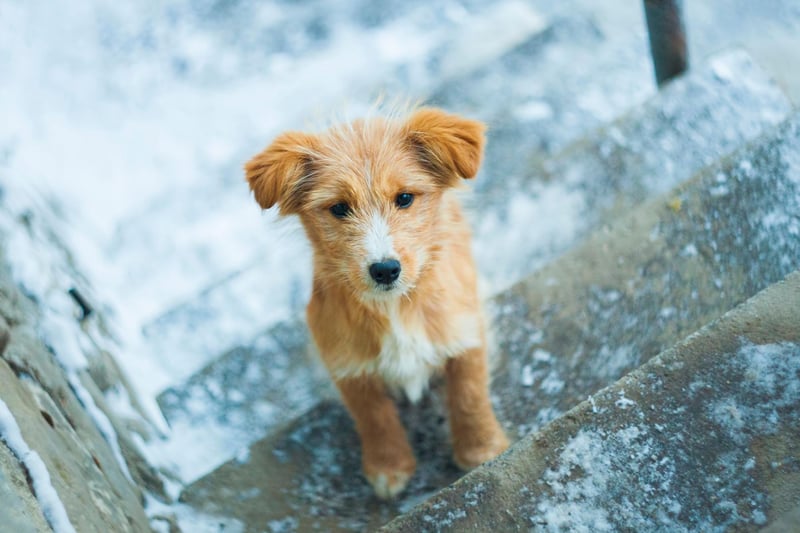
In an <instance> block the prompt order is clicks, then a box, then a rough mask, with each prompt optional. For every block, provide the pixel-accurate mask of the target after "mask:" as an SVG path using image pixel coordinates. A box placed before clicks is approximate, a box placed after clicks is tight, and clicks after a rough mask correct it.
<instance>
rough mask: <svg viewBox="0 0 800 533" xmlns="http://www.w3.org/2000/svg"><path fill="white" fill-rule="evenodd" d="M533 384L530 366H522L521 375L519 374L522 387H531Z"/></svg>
mask: <svg viewBox="0 0 800 533" xmlns="http://www.w3.org/2000/svg"><path fill="white" fill-rule="evenodd" d="M533 382H534V375H533V369H532V368H531V365H525V366H523V367H522V374H520V383H522V386H523V387H531V386H533Z"/></svg>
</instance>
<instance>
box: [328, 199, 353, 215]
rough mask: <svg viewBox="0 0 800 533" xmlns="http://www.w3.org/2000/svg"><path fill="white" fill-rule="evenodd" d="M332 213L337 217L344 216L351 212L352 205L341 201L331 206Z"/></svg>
mask: <svg viewBox="0 0 800 533" xmlns="http://www.w3.org/2000/svg"><path fill="white" fill-rule="evenodd" d="M330 211H331V214H333V216H335V217H336V218H344V217H346V216H347V215H349V214H350V206H349V205H347V204H346V203H344V202H339V203H338V204H336V205H333V206H331V209H330Z"/></svg>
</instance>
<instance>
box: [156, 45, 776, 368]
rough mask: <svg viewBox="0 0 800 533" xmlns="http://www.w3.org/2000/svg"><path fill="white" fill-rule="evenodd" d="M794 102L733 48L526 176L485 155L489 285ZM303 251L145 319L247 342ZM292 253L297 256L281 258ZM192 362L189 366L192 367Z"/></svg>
mask: <svg viewBox="0 0 800 533" xmlns="http://www.w3.org/2000/svg"><path fill="white" fill-rule="evenodd" d="M538 38H539V37H537V39H538ZM541 38H544V37H541ZM551 38H552V37H551ZM556 44H558V43H556ZM556 44H553V46H555V45H556ZM584 44H586V43H584ZM532 46H533V44H528V45H524V46H523V48H525V47H527V48H526V49H531V48H530V47H532ZM543 48H547V47H543ZM515 53H517V52H515ZM486 75H488V74H486ZM789 110H790V105H789V103H788V101H787V100H786V97H785V96H784V95H783V94H782V93H781V91H780V90H779V89H778V88H777V86H775V84H774V83H773V82H772V81H771V80H770V79H769V78H768V77H767V76H766V75H765V74H764V73H763V72H762V71H761V70H760V69H759V68H758V67H757V66H756V65H755V64H754V63H753V62H752V61H751V60H750V59H749V57H748V56H747V55H745V54H744V53H742V52H739V51H732V52H726V53H723V54H720V55H718V56H715V57H714V58H712V59H711V60H710V61H709V62H708V63H707V64H706V65H704V66H701V67H698V68H697V69H696V70H694V71H692V72H691V73H690V74H689V75H688V76H686V77H685V78H683V79H680V80H676V81H675V82H673V83H672V84H671V85H670V86H669V87H667V88H666V89H665V90H664V91H662V92H661V93H659V94H658V95H657V96H656V97H655V98H653V99H652V100H650V101H648V102H647V103H646V104H645V105H644V106H642V107H641V108H639V109H636V110H634V111H632V112H630V113H628V114H627V115H626V116H624V117H622V118H620V119H619V120H617V121H616V122H614V123H613V124H612V125H611V126H608V127H606V128H602V129H599V130H596V131H594V132H592V133H591V134H590V135H589V136H587V138H586V139H585V140H583V141H579V142H578V143H576V144H574V145H572V146H570V147H569V148H568V149H566V150H565V151H564V152H563V153H561V154H559V155H557V156H555V157H553V158H551V159H548V160H546V161H545V162H544V163H541V162H539V161H538V160H536V161H537V162H536V164H535V165H533V168H534V170H533V171H531V170H528V171H526V172H527V173H526V174H525V175H524V176H522V175H519V176H517V177H516V178H515V177H514V172H512V171H511V170H510V169H509V168H508V167H507V165H508V164H514V165H520V164H524V165H527V166H528V168H529V169H530V168H531V165H532V163H531V159H530V158H526V157H519V156H518V155H515V156H514V157H507V158H500V159H504V161H506V162H505V163H503V162H500V161H498V162H497V163H496V165H492V164H487V165H486V167H485V170H484V179H483V185H480V186H479V190H478V191H476V194H474V195H473V196H471V197H468V198H467V202H468V204H470V206H471V216H472V219H473V225H474V228H475V235H476V244H475V249H476V251H477V254H476V255H477V260H478V263H479V267H480V271H481V272H482V273H483V275H484V276H486V277H487V278H488V280H489V285H490V287H491V289H492V290H493V292H494V291H496V290H499V289H500V288H505V287H507V286H508V285H510V284H511V283H512V282H514V281H516V280H518V279H520V278H521V277H522V276H523V275H525V274H527V273H529V272H531V271H532V270H534V269H535V268H537V267H539V266H541V265H543V264H545V263H546V262H547V261H550V260H552V259H553V258H554V257H556V256H558V255H559V254H561V253H563V252H564V251H566V250H567V249H569V248H570V247H572V246H573V245H574V244H575V243H576V242H578V241H579V240H580V239H582V238H583V237H585V236H586V235H587V234H589V233H590V232H591V231H593V230H594V229H595V228H597V227H598V225H600V224H602V223H604V222H607V221H608V220H610V219H611V218H613V216H614V215H615V214H616V213H617V212H618V211H619V210H622V209H623V208H627V207H630V206H633V205H635V204H636V203H638V202H640V201H642V200H643V199H645V198H648V197H650V196H651V195H653V194H655V193H660V192H663V191H665V190H668V189H670V188H671V187H673V186H675V185H676V184H677V183H680V182H681V181H683V180H686V179H688V178H689V177H691V176H692V175H693V174H694V173H696V172H697V171H698V170H700V169H701V168H702V167H703V166H704V165H706V164H708V163H709V162H711V161H715V160H716V159H718V158H719V157H722V156H723V155H725V154H728V153H730V152H731V151H732V150H734V149H735V148H736V147H738V146H739V145H741V144H742V143H744V142H746V141H748V140H751V139H754V138H756V137H757V136H758V135H759V134H761V133H762V132H763V131H765V129H767V128H769V127H770V126H773V125H775V124H777V123H778V122H780V120H781V119H783V118H785V117H786V116H787V115H788V113H789ZM497 120H506V121H507V120H508V119H499V118H498V119H497ZM521 133H524V132H520V134H521ZM509 143H510V144H509ZM515 143H516V144H515ZM509 146H514V147H516V148H515V150H517V152H516V153H517V154H518V153H519V151H520V150H521V149H520V147H519V146H518V141H514V142H511V141H510V140H501V141H500V142H498V143H494V144H490V145H489V154H490V155H489V159H491V158H492V157H494V156H491V154H492V153H494V152H493V151H495V150H504V149H507V148H508V147H509ZM510 162H511V163H510ZM615 209H616V211H615ZM284 238H287V239H288V237H284ZM298 238H300V237H299V236H298ZM296 255H297V254H294V255H292V254H288V255H287V253H284V251H283V250H282V249H281V248H280V247H268V248H265V249H264V251H263V252H262V253H261V255H260V256H259V258H258V259H257V260H254V261H253V262H252V264H250V265H249V266H248V267H246V268H243V269H241V270H240V271H237V272H235V273H233V274H231V275H229V276H228V277H227V278H225V279H224V280H223V281H221V282H219V283H217V284H215V285H213V286H211V287H209V288H207V289H206V290H204V291H203V292H201V293H200V294H199V295H198V296H197V297H196V298H194V299H192V300H190V301H188V302H186V303H184V304H182V305H180V306H178V307H175V308H173V309H171V310H169V311H167V312H165V313H163V314H162V315H161V316H159V317H158V318H157V319H155V320H153V321H152V322H150V323H149V324H147V325H146V327H145V333H146V335H147V336H148V338H149V339H150V340H151V342H152V343H153V345H154V346H155V347H156V348H159V349H161V350H162V351H164V352H165V353H169V352H170V349H169V347H170V346H174V345H175V344H176V343H180V344H181V346H182V347H183V348H182V349H184V350H188V351H190V352H191V353H194V354H198V360H200V361H210V360H212V359H213V358H214V357H215V356H217V355H218V354H220V353H223V352H225V351H226V350H227V349H229V348H230V347H232V346H235V345H236V344H239V343H247V342H249V340H250V339H251V338H253V337H254V336H256V335H257V334H258V333H259V332H260V331H262V330H263V328H264V327H265V324H269V323H274V322H278V321H280V320H284V319H288V318H290V317H291V316H296V315H298V314H300V313H301V310H302V307H303V305H304V302H305V300H306V297H307V285H308V281H309V280H308V274H307V273H308V272H310V264H309V263H308V262H307V261H308V260H307V258H304V257H297V256H296ZM287 263H291V264H296V265H298V268H296V269H286V268H284V267H283V265H284V264H287ZM307 265H309V266H307ZM300 266H302V268H299V267H300ZM276 275H280V276H283V277H284V278H285V279H284V281H283V286H284V287H285V290H284V291H281V292H280V293H278V294H270V295H269V297H268V298H267V297H264V298H263V299H258V300H254V299H253V298H252V293H253V288H254V287H258V286H260V285H261V280H262V279H264V278H265V277H269V278H273V279H274V276H276ZM232 302H235V305H232ZM187 331H192V332H193V334H192V335H189V336H187V334H186V332H187ZM174 364H175V365H178V364H179V362H175V363H174ZM189 370H191V368H187V369H186V370H184V371H182V372H183V373H185V374H186V375H187V376H188V374H189V373H190V372H188V371H189Z"/></svg>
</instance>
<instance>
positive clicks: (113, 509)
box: [0, 340, 150, 533]
mask: <svg viewBox="0 0 800 533" xmlns="http://www.w3.org/2000/svg"><path fill="white" fill-rule="evenodd" d="M12 343H13V340H12ZM12 349H14V345H13V344H12V346H11V347H10V348H9V350H12ZM0 391H2V392H0V397H1V398H2V400H3V402H4V403H5V404H6V405H7V406H8V408H9V409H10V410H11V412H12V414H13V415H14V418H15V420H16V422H17V424H18V425H19V427H20V430H21V431H22V436H23V438H24V440H25V442H26V443H28V446H30V448H31V449H33V450H34V451H36V452H37V453H38V454H39V455H40V456H41V458H42V461H43V462H44V464H45V466H46V467H47V470H48V472H49V473H50V480H51V483H52V485H53V487H54V488H55V490H56V493H57V494H58V495H59V497H60V499H61V501H62V502H63V504H64V508H65V509H66V511H67V514H68V516H69V519H70V522H71V523H72V525H73V526H74V527H75V528H76V529H77V530H78V531H81V532H83V531H86V532H98V533H101V532H107V531H149V529H150V528H149V525H148V523H147V518H146V516H145V514H144V510H143V508H142V502H141V500H140V497H141V495H140V494H139V492H138V490H137V489H135V488H134V487H133V485H132V484H131V483H130V482H129V481H128V480H127V479H125V478H124V476H123V474H122V472H121V471H120V469H119V466H118V464H117V462H116V459H115V457H114V456H113V454H112V453H111V450H110V449H109V448H108V445H107V444H106V442H105V440H104V439H103V437H102V435H100V433H99V432H98V431H97V429H96V428H94V426H93V422H92V421H91V420H88V419H87V418H88V417H87V416H86V415H85V414H83V416H81V413H82V411H81V410H82V407H81V406H80V405H68V404H71V403H73V402H77V401H76V400H75V399H74V398H70V397H71V396H72V391H71V390H69V388H68V387H67V386H66V384H65V388H64V389H62V395H60V396H59V397H57V400H58V403H56V401H54V399H53V398H52V397H51V396H50V395H49V394H48V392H46V391H45V390H44V389H43V388H42V387H41V385H40V384H39V383H38V382H37V381H36V379H35V378H34V377H32V376H26V375H24V374H22V379H20V376H18V375H17V374H16V373H15V372H14V371H13V370H12V368H11V367H10V366H9V365H8V363H7V362H6V360H5V359H3V360H0ZM24 489H27V490H31V489H30V488H29V487H24ZM23 494H24V492H23ZM21 497H22V496H21ZM34 518H35V517H34Z"/></svg>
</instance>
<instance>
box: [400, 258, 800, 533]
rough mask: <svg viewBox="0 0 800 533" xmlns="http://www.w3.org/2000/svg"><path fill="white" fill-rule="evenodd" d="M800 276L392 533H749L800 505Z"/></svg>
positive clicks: (525, 443)
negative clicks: (652, 532)
mask: <svg viewBox="0 0 800 533" xmlns="http://www.w3.org/2000/svg"><path fill="white" fill-rule="evenodd" d="M798 325H800V272H796V273H793V274H791V275H789V276H788V277H787V278H786V280H785V281H784V282H780V283H777V284H775V285H773V286H771V287H769V288H768V289H767V290H765V291H763V292H762V293H760V294H758V295H757V296H755V297H754V298H752V299H751V300H749V301H748V302H746V303H745V304H743V305H741V306H739V307H737V308H736V309H734V310H733V311H731V312H729V313H728V314H726V315H725V316H723V317H722V318H720V319H718V320H716V321H715V322H713V323H712V324H710V325H709V326H707V327H705V328H703V329H701V330H700V331H699V332H697V333H695V334H693V335H691V336H690V337H688V338H687V339H685V340H684V341H682V342H680V343H679V344H677V345H676V346H675V347H674V348H671V349H669V350H667V351H665V352H663V353H662V354H660V355H659V356H658V357H656V358H653V359H652V360H651V361H649V362H648V363H646V364H645V365H643V366H642V367H641V368H639V369H637V370H636V371H634V372H632V373H631V374H629V375H627V376H626V377H625V378H623V379H621V380H620V381H618V382H617V383H615V384H614V385H613V386H611V387H608V388H606V389H604V390H602V391H601V392H599V393H597V394H595V395H594V396H592V397H591V398H590V399H589V400H588V401H584V402H582V403H581V404H580V405H578V406H577V407H575V408H574V409H572V410H571V411H569V412H568V413H567V414H565V415H564V416H562V417H560V418H559V419H558V420H556V421H554V422H553V423H551V424H549V425H548V426H546V427H545V428H544V429H542V430H541V431H540V432H538V433H536V434H534V435H531V436H529V437H527V438H525V439H523V440H522V441H520V442H519V443H517V444H516V445H515V446H514V447H513V448H512V449H511V450H510V451H509V452H507V453H506V454H504V455H503V456H501V457H500V458H498V459H497V460H496V461H494V462H493V463H490V464H487V465H484V466H483V467H481V468H479V469H477V470H475V471H474V472H472V473H471V474H469V475H468V476H466V477H464V478H462V479H461V480H459V481H458V482H456V483H455V484H453V485H452V486H451V487H448V488H447V489H444V490H443V491H441V492H440V493H438V494H437V495H436V496H434V497H432V498H431V499H429V500H428V501H426V502H425V503H423V504H422V505H420V506H418V507H417V508H415V509H414V510H413V511H412V512H411V513H409V514H407V515H405V516H402V517H400V518H398V519H396V520H395V521H393V522H392V523H390V524H389V525H388V526H387V527H386V528H385V530H386V531H414V532H419V531H490V530H494V531H530V530H541V531H576V530H585V531H646V530H670V531H687V530H688V531H755V530H757V529H759V528H760V527H763V526H764V525H766V524H768V523H769V522H771V521H773V520H776V519H781V520H783V519H785V516H786V514H787V513H790V512H792V511H794V510H796V508H797V507H798V505H800V327H798Z"/></svg>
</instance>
